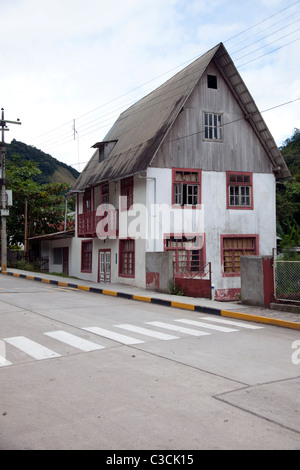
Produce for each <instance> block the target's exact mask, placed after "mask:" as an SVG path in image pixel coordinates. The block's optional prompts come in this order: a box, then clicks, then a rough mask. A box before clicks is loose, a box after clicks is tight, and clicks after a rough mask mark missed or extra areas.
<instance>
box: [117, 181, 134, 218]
mask: <svg viewBox="0 0 300 470" xmlns="http://www.w3.org/2000/svg"><path fill="white" fill-rule="evenodd" d="M120 194H121V196H122V200H121V201H122V202H121V210H122V211H128V210H129V209H130V207H131V206H132V204H133V176H130V177H129V178H124V179H122V180H121V189H120ZM125 198H126V200H125Z"/></svg>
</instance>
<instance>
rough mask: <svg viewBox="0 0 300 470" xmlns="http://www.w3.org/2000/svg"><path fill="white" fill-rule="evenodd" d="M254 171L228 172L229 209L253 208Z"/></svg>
mask: <svg viewBox="0 0 300 470" xmlns="http://www.w3.org/2000/svg"><path fill="white" fill-rule="evenodd" d="M252 188H253V185H252V173H231V172H227V209H237V208H238V209H253V195H252Z"/></svg>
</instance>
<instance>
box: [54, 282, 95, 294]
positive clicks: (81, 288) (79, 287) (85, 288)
mask: <svg viewBox="0 0 300 470" xmlns="http://www.w3.org/2000/svg"><path fill="white" fill-rule="evenodd" d="M60 285H63V283H62V284H60ZM77 287H78V289H80V290H86V291H88V292H89V290H90V288H89V287H87V286H77Z"/></svg>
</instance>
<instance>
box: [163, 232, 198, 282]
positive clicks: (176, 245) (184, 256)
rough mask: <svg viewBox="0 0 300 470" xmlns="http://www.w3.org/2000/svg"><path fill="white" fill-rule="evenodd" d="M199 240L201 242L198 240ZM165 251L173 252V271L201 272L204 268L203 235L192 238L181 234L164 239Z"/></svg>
mask: <svg viewBox="0 0 300 470" xmlns="http://www.w3.org/2000/svg"><path fill="white" fill-rule="evenodd" d="M199 240H200V241H201V243H200V242H199ZM165 251H172V252H173V263H174V271H175V273H176V274H178V273H196V272H200V273H202V272H203V270H204V248H203V236H199V235H197V236H195V237H194V238H190V237H188V238H187V237H186V236H184V235H182V236H181V237H180V235H176V236H170V237H169V238H166V239H165Z"/></svg>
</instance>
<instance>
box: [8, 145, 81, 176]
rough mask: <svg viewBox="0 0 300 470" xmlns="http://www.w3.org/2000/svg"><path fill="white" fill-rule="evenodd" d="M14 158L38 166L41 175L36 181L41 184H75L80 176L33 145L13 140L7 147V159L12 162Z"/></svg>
mask: <svg viewBox="0 0 300 470" xmlns="http://www.w3.org/2000/svg"><path fill="white" fill-rule="evenodd" d="M14 156H18V157H20V158H21V160H25V161H28V160H31V161H34V162H35V163H37V164H38V166H39V169H40V170H41V172H42V173H41V174H40V175H37V176H36V177H35V178H34V180H35V181H36V182H37V183H39V184H46V183H69V184H73V183H74V182H75V181H76V179H77V178H78V176H79V173H78V171H76V170H75V169H74V168H72V167H71V166H69V165H67V164H65V163H63V162H60V161H58V160H57V159H56V158H53V157H51V155H49V154H47V153H44V152H43V151H42V150H38V149H37V148H35V147H33V146H32V145H27V144H24V143H23V142H18V141H17V140H12V142H11V143H10V144H8V145H7V149H6V159H7V160H8V161H12V160H13V157H14Z"/></svg>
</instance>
